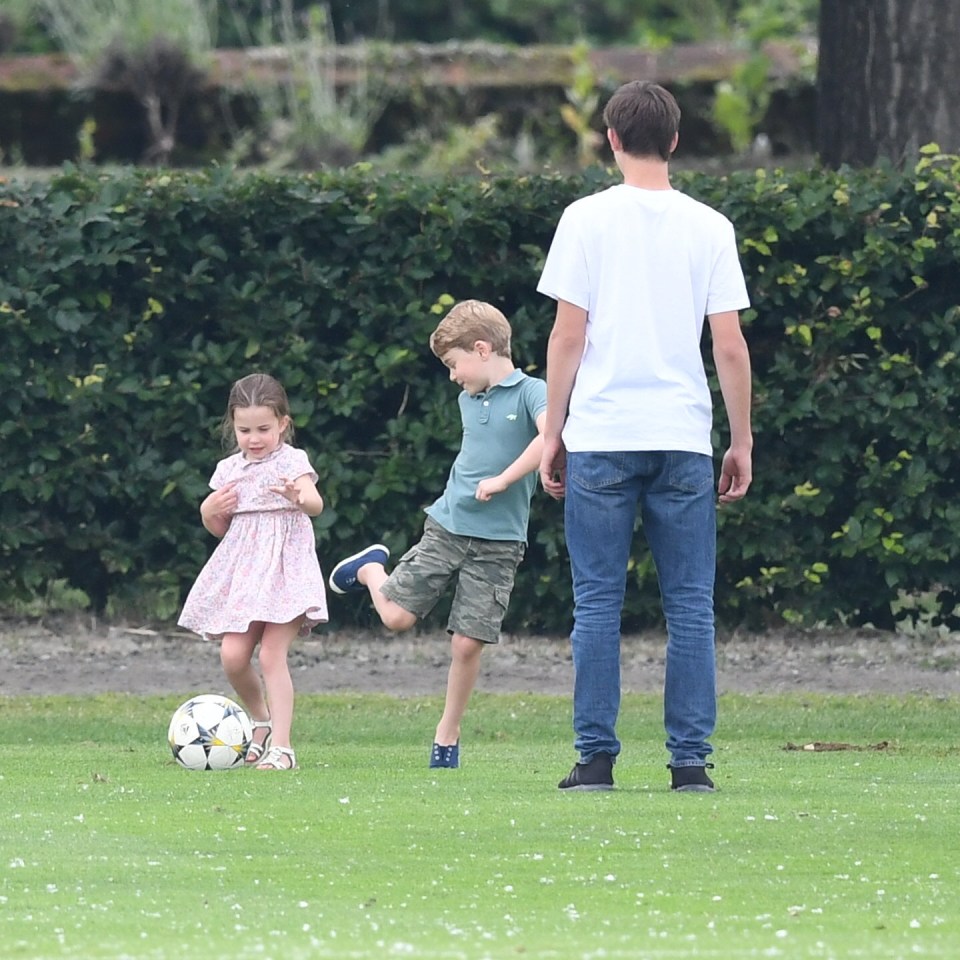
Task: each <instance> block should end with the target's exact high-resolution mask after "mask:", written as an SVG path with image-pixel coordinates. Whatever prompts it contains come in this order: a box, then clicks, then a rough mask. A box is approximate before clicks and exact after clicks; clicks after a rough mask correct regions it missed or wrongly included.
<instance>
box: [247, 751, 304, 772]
mask: <svg viewBox="0 0 960 960" xmlns="http://www.w3.org/2000/svg"><path fill="white" fill-rule="evenodd" d="M257 769H258V770H296V769H297V755H296V754H295V753H294V752H293V750H291V749H290V747H271V748H270V752H269V753H268V754H267V755H266V756H265V757H264V758H263V759H262V760H261V761H260V762H259V763H258V764H257Z"/></svg>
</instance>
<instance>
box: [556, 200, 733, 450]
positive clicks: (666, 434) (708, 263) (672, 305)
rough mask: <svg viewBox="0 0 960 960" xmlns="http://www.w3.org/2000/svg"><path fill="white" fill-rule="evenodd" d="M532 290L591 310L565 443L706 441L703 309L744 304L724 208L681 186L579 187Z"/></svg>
mask: <svg viewBox="0 0 960 960" xmlns="http://www.w3.org/2000/svg"><path fill="white" fill-rule="evenodd" d="M537 290H538V291H539V292H540V293H543V294H546V295H547V296H548V297H552V298H553V299H554V300H566V301H567V302H569V303H572V304H574V305H575V306H578V307H581V308H583V309H584V310H586V311H587V331H586V333H587V340H586V346H585V348H584V352H583V358H582V359H581V361H580V368H579V370H578V372H577V379H576V382H575V384H574V388H573V393H572V395H571V398H570V410H569V415H568V418H567V421H566V424H565V426H564V430H563V442H564V445H565V446H566V448H567V450H570V451H588V450H589V451H613V450H683V451H690V452H693V453H705V454H708V455H709V454H710V453H711V452H712V451H711V443H710V430H711V427H712V422H713V411H712V402H711V397H710V389H709V386H708V384H707V378H706V374H705V372H704V369H703V359H702V356H701V353H700V338H701V335H702V333H703V323H704V319H705V317H706V316H708V315H709V314H714V313H724V312H726V311H729V310H742V309H744V308H745V307H748V306H749V305H750V301H749V298H748V296H747V288H746V284H745V283H744V279H743V271H742V270H741V268H740V260H739V257H738V255H737V244H736V238H735V236H734V232H733V225H732V224H731V223H730V221H729V220H728V219H727V218H726V217H725V216H723V214H721V213H719V212H718V211H716V210H714V209H713V208H712V207H708V206H707V205H706V204H703V203H700V202H699V201H697V200H694V199H692V198H691V197H688V196H687V195H686V194H683V193H680V192H679V191H676V190H643V189H640V188H637V187H631V186H627V185H626V184H618V185H617V186H615V187H610V188H609V189H607V190H604V191H602V192H601V193H597V194H594V195H592V196H589V197H584V198H582V199H580V200H577V201H575V202H574V203H572V204H570V206H569V207H567V209H566V210H565V211H564V212H563V216H562V217H561V218H560V222H559V224H558V225H557V231H556V234H555V235H554V238H553V243H552V244H551V246H550V251H549V253H548V254H547V260H546V263H545V264H544V268H543V273H542V274H541V276H540V282H539V284H538V285H537ZM549 376H550V371H549V370H548V371H547V378H548V380H549Z"/></svg>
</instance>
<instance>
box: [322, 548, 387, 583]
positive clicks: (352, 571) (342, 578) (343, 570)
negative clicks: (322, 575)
mask: <svg viewBox="0 0 960 960" xmlns="http://www.w3.org/2000/svg"><path fill="white" fill-rule="evenodd" d="M389 559H390V551H389V550H388V549H387V548H386V547H385V546H384V545H383V544H382V543H375V544H373V546H371V547H367V548H366V549H365V550H361V551H360V552H359V553H355V554H354V555H353V556H352V557H347V558H346V560H341V561H340V562H339V563H338V564H337V565H336V566H335V567H334V568H333V571H332V572H331V574H330V589H331V590H332V591H333V592H334V593H355V592H356V591H358V590H366V589H367V588H366V587H365V586H364V585H363V584H362V583H361V582H360V581H359V580H358V579H357V573H358V572H359V570H360V568H361V567H362V566H364V564H367V563H382V564H383V565H384V566H386V564H387V561H388V560H389Z"/></svg>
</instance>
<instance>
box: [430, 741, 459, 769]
mask: <svg viewBox="0 0 960 960" xmlns="http://www.w3.org/2000/svg"><path fill="white" fill-rule="evenodd" d="M459 766H460V743H459V742H457V743H452V744H450V745H449V746H442V745H441V744H439V743H435V744H434V745H433V747H432V748H431V749H430V769H431V770H433V769H436V768H438V767H447V768H448V769H451V770H454V769H456V768H457V767H459Z"/></svg>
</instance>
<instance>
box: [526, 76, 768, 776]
mask: <svg viewBox="0 0 960 960" xmlns="http://www.w3.org/2000/svg"><path fill="white" fill-rule="evenodd" d="M679 120H680V109H679V107H678V106H677V102H676V100H675V99H674V98H673V96H672V95H671V94H670V93H669V92H668V91H667V90H665V89H664V88H663V87H661V86H659V85H657V84H654V83H648V82H642V81H634V82H632V83H627V84H625V85H624V86H622V87H620V88H619V89H618V90H617V91H616V92H615V93H614V94H613V96H612V97H611V99H610V101H609V102H608V103H607V106H606V108H605V110H604V123H605V124H606V126H607V139H608V141H609V143H610V147H611V149H612V150H613V155H614V158H615V160H616V162H617V166H618V167H619V169H620V172H621V173H622V174H623V183H621V184H618V185H617V186H614V187H611V188H609V189H607V190H604V191H601V192H600V193H597V194H594V195H593V196H589V197H584V198H582V199H580V200H577V201H576V202H574V203H572V204H571V205H570V206H569V207H567V209H566V210H565V211H564V213H563V216H562V217H561V219H560V222H559V224H558V226H557V231H556V235H555V236H554V239H553V243H552V245H551V247H550V251H549V254H548V256H547V260H546V263H545V265H544V268H543V273H542V275H541V278H540V282H539V284H538V287H537V289H538V290H539V291H540V292H541V293H544V294H546V295H547V296H549V297H552V298H553V299H554V300H556V301H557V313H556V320H555V323H554V327H553V330H552V332H551V334H550V340H549V343H548V346H547V417H546V426H545V429H544V450H543V459H542V461H541V466H540V477H541V480H542V482H543V486H544V489H545V490H546V491H547V492H548V493H549V494H550V495H551V496H553V497H555V498H560V497H565V498H566V501H565V507H564V522H565V535H566V542H567V548H568V551H569V553H570V564H571V569H572V572H573V593H574V628H573V632H572V635H571V644H572V650H573V661H574V670H575V680H574V718H573V723H574V733H575V742H574V745H575V748H576V749H577V751H578V752H579V754H580V759H579V762H578V763H577V764H576V765H575V766H574V767H573V769H572V770H571V772H570V774H569V775H568V776H567V777H566V778H564V780H562V781H561V782H560V784H559V787H560V789H561V790H610V789H612V788H613V764H614V761H615V759H616V757H617V755H618V754H619V752H620V741H619V740H618V739H617V735H616V729H615V728H616V722H617V716H618V714H619V710H620V618H621V611H622V606H623V599H624V592H625V589H626V576H627V564H628V562H629V559H630V550H631V543H632V539H633V531H634V525H635V520H636V515H637V510H638V509H639V511H640V517H641V521H642V526H643V531H644V535H645V537H646V541H647V545H648V546H649V548H650V551H651V554H652V556H653V560H654V563H655V565H656V569H657V576H658V579H659V583H660V593H661V598H662V606H663V612H664V617H665V619H666V624H667V634H668V640H667V657H666V659H667V664H666V680H665V685H664V726H665V728H666V733H667V740H666V747H667V750H668V752H669V754H670V762H669V764H668V767H669V768H670V771H671V786H672V788H673V789H674V790H682V791H697V792H710V791H712V790H714V784H713V781H712V780H711V779H710V777H709V776H708V775H707V768H708V767H712V764H709V763H708V762H707V757H708V756H709V755H710V753H711V752H712V749H713V748H712V747H711V746H710V744H709V743H708V741H707V738H708V737H709V736H710V735H711V734H712V733H713V730H714V726H715V723H716V663H715V652H714V614H713V585H714V577H715V567H716V515H715V510H716V505H715V502H714V494H713V485H714V475H713V460H712V449H711V442H710V431H711V427H712V404H711V397H710V390H709V388H708V385H707V378H706V374H705V372H704V368H703V361H702V357H701V353H700V339H701V333H702V331H703V324H704V318H706V320H707V322H708V324H709V326H710V334H711V338H712V343H713V358H714V362H715V364H716V369H717V375H718V378H719V381H720V391H721V393H722V395H723V401H724V406H725V407H726V412H727V419H728V421H729V426H730V447H729V449H728V450H727V452H726V454H725V455H724V457H723V462H722V466H721V471H720V480H719V484H718V491H719V499H720V503H721V504H723V503H729V502H732V501H734V500H739V499H740V498H741V497H742V496H743V495H744V494H745V493H746V492H747V488H748V487H749V486H750V480H751V454H752V447H753V438H752V434H751V428H750V356H749V352H748V350H747V344H746V341H745V340H744V338H743V334H742V332H741V330H740V319H739V311H740V310H742V309H744V308H745V307H747V306H749V300H748V297H747V291H746V286H745V283H744V279H743V273H742V270H741V268H740V262H739V258H738V255H737V245H736V239H735V236H734V231H733V226H732V224H731V223H730V221H729V220H727V218H726V217H724V216H723V215H722V214H720V213H719V212H717V211H716V210H713V209H712V208H710V207H708V206H706V205H705V204H702V203H699V202H698V201H696V200H693V199H691V198H690V197H688V196H686V195H684V194H682V193H680V192H678V191H676V190H673V189H672V187H671V185H670V178H669V167H668V162H669V159H670V156H671V154H672V153H673V151H674V149H675V148H676V146H677V130H678V126H679Z"/></svg>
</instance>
